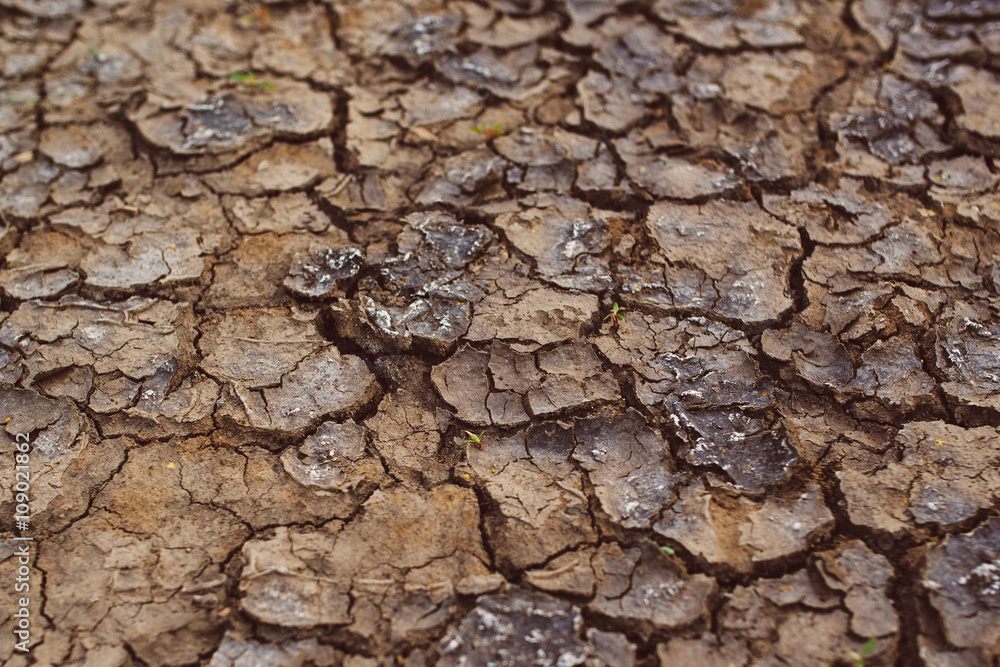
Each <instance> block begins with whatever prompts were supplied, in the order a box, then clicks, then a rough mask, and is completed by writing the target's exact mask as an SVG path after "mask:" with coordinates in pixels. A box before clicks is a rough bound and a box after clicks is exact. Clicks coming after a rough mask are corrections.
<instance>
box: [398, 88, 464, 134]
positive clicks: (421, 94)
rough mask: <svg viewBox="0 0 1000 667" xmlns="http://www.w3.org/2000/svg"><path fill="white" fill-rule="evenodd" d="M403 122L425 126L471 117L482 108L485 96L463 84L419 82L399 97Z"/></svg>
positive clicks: (415, 125)
mask: <svg viewBox="0 0 1000 667" xmlns="http://www.w3.org/2000/svg"><path fill="white" fill-rule="evenodd" d="M399 103H400V105H401V106H402V107H403V111H404V116H403V122H404V124H405V125H406V126H408V127H422V126H428V125H437V124H439V123H451V122H455V121H462V120H471V119H472V118H473V117H475V116H476V114H478V113H479V112H480V111H481V110H482V104H483V100H482V98H481V97H480V96H479V95H477V94H476V93H474V92H473V91H471V90H469V89H468V88H465V87H462V86H442V85H440V84H437V83H430V84H424V83H417V84H414V85H412V86H410V87H409V89H408V90H407V91H406V93H404V94H403V95H400V96H399Z"/></svg>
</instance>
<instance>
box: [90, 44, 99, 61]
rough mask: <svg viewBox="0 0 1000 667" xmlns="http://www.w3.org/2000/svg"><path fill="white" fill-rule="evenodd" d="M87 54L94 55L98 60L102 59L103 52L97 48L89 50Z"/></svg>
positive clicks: (93, 47)
mask: <svg viewBox="0 0 1000 667" xmlns="http://www.w3.org/2000/svg"><path fill="white" fill-rule="evenodd" d="M87 52H88V53H89V54H90V55H92V56H93V57H94V58H96V59H98V60H100V59H101V50H100V49H99V48H97V47H96V46H92V47H90V48H89V49H87Z"/></svg>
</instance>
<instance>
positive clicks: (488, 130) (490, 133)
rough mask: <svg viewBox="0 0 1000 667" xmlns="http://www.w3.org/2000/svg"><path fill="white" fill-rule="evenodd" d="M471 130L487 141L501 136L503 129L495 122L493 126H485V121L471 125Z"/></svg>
mask: <svg viewBox="0 0 1000 667" xmlns="http://www.w3.org/2000/svg"><path fill="white" fill-rule="evenodd" d="M472 131H473V132H475V133H476V134H481V135H483V139H486V140H487V141H489V140H490V139H493V138H495V137H501V136H503V129H502V128H501V127H500V123H497V124H495V125H494V126H493V127H486V123H480V124H479V126H478V127H476V126H475V125H473V126H472Z"/></svg>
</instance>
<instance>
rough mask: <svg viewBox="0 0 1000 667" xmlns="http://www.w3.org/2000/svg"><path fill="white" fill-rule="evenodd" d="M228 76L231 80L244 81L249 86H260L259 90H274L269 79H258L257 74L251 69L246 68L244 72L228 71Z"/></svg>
mask: <svg viewBox="0 0 1000 667" xmlns="http://www.w3.org/2000/svg"><path fill="white" fill-rule="evenodd" d="M229 78H230V79H232V80H233V81H238V82H240V83H245V84H246V85H248V86H250V87H251V88H260V89H261V90H274V84H273V83H271V82H270V81H258V80H257V75H256V74H254V73H253V70H252V69H248V70H247V71H246V72H230V73H229Z"/></svg>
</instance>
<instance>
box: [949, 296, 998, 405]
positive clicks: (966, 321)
mask: <svg viewBox="0 0 1000 667" xmlns="http://www.w3.org/2000/svg"><path fill="white" fill-rule="evenodd" d="M995 318H996V316H995V311H994V310H993V309H991V308H989V307H987V306H985V305H983V304H977V303H966V302H960V303H956V304H954V305H953V306H949V307H948V308H947V309H946V310H945V312H944V315H943V317H942V319H943V323H941V324H939V325H938V327H937V343H936V345H935V355H936V357H937V359H936V365H937V367H938V368H939V369H941V371H942V372H943V373H944V374H945V377H946V378H947V380H948V381H947V382H944V383H943V384H942V385H941V387H942V389H944V391H945V393H946V394H947V395H948V396H949V397H950V398H951V399H952V400H954V401H956V402H957V403H959V404H960V405H962V404H969V405H974V406H979V407H987V408H993V409H1000V362H998V360H997V359H998V355H997V353H998V351H1000V327H998V326H997V325H996V319H995Z"/></svg>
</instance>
